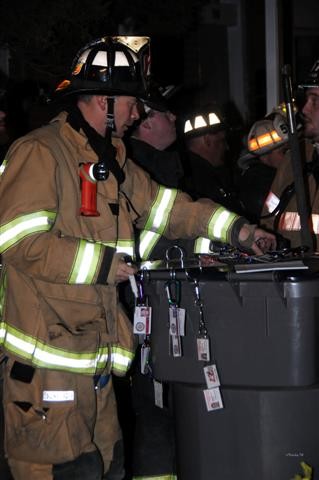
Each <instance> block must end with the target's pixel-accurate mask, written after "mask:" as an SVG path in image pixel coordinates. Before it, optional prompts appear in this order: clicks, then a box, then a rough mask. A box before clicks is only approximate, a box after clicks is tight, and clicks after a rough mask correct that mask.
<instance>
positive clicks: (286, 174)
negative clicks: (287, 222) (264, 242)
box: [260, 157, 293, 230]
mask: <svg viewBox="0 0 319 480" xmlns="http://www.w3.org/2000/svg"><path fill="white" fill-rule="evenodd" d="M292 182H293V173H292V168H291V163H290V157H286V158H285V159H284V161H283V163H282V165H281V166H280V167H279V168H278V169H277V172H276V175H275V178H274V180H273V182H272V185H271V187H270V190H269V192H268V195H267V197H266V200H265V203H264V205H263V209H262V217H261V221H260V223H261V225H262V226H263V227H264V228H267V229H269V230H273V229H274V224H275V218H276V215H271V213H272V212H274V211H275V210H276V208H277V206H278V205H279V202H280V199H281V196H282V194H283V192H284V190H285V188H286V187H288V185H290V184H291V183H292Z"/></svg>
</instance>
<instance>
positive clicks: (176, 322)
mask: <svg viewBox="0 0 319 480" xmlns="http://www.w3.org/2000/svg"><path fill="white" fill-rule="evenodd" d="M169 333H170V335H180V336H181V337H183V336H184V335H185V308H179V307H176V306H174V305H170V307H169Z"/></svg>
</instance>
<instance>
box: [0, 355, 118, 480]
mask: <svg viewBox="0 0 319 480" xmlns="http://www.w3.org/2000/svg"><path fill="white" fill-rule="evenodd" d="M3 397H4V399H3V402H4V415H5V451H6V455H7V457H8V463H9V466H10V469H11V472H12V475H13V477H14V479H15V480H25V479H26V478H30V479H32V480H40V479H41V480H53V479H54V480H64V479H67V478H72V479H77V478H79V479H81V480H82V479H83V480H86V479H87V480H95V479H97V480H98V479H100V478H102V476H103V474H105V473H106V472H109V471H111V470H114V465H112V464H111V463H112V459H113V454H114V447H116V448H115V451H116V452H117V453H119V452H120V451H121V448H120V447H119V446H120V444H121V431H120V427H119V423H118V418H117V408H116V401H115V395H114V391H113V385H112V379H111V377H109V376H105V377H102V378H101V379H93V378H92V376H86V375H80V374H75V373H66V372H58V371H53V370H47V369H33V368H32V367H29V366H27V365H24V364H22V363H19V362H16V361H13V360H11V359H9V360H8V361H7V363H6V365H5V368H4V395H3ZM116 463H117V464H118V466H117V471H118V472H119V473H118V476H116V475H117V474H116V473H115V474H114V476H113V477H112V476H108V474H106V476H105V478H110V479H111V478H114V479H117V478H118V479H120V478H122V476H124V472H123V469H122V466H121V461H119V459H117V462H116ZM110 467H111V468H110Z"/></svg>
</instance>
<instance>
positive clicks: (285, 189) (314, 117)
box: [262, 60, 319, 251]
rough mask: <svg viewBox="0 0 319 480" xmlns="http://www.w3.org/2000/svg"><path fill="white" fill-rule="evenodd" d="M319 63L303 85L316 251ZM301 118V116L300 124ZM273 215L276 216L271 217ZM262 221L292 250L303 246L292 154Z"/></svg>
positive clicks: (303, 146)
mask: <svg viewBox="0 0 319 480" xmlns="http://www.w3.org/2000/svg"><path fill="white" fill-rule="evenodd" d="M318 87H319V60H317V61H316V62H315V63H314V65H313V66H312V68H311V70H310V72H309V74H308V77H307V78H306V80H305V81H304V82H302V83H301V84H300V85H299V88H300V89H302V92H303V93H304V98H305V103H304V105H303V108H302V110H301V115H300V120H301V122H302V126H303V129H302V130H300V141H299V143H300V153H301V158H302V161H303V164H304V165H303V168H304V178H305V180H306V188H305V191H306V201H307V208H308V211H309V215H310V231H311V234H312V235H313V238H314V250H315V251H318V248H319V244H318V235H319V190H318V184H319V160H318V148H319V143H318V142H319V88H318ZM298 123H299V117H298V116H297V125H298ZM271 214H272V215H271ZM263 216H265V217H266V218H265V219H264V220H263V221H262V223H263V225H265V226H266V227H267V228H271V229H273V230H275V231H276V232H278V233H279V234H281V235H282V236H283V237H284V238H286V239H288V240H289V241H290V244H291V247H302V248H304V245H301V243H302V242H301V232H300V218H299V214H298V211H297V200H296V195H295V186H294V177H293V171H292V166H291V159H290V154H289V152H288V153H287V155H286V157H285V160H284V162H283V163H282V165H281V166H280V168H278V170H277V173H276V176H275V179H274V181H273V184H272V186H271V189H270V191H269V194H268V196H267V198H266V201H265V204H264V208H263Z"/></svg>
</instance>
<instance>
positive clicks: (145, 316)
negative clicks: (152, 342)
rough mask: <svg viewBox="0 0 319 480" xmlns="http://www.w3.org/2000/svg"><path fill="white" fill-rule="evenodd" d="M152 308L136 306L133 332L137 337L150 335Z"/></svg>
mask: <svg viewBox="0 0 319 480" xmlns="http://www.w3.org/2000/svg"><path fill="white" fill-rule="evenodd" d="M151 320H152V307H149V306H146V305H137V306H136V307H135V311H134V323H133V332H134V333H136V334H138V335H149V334H150V333H151Z"/></svg>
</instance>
